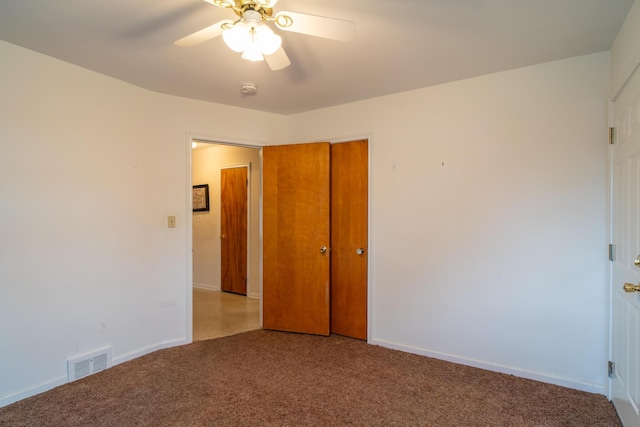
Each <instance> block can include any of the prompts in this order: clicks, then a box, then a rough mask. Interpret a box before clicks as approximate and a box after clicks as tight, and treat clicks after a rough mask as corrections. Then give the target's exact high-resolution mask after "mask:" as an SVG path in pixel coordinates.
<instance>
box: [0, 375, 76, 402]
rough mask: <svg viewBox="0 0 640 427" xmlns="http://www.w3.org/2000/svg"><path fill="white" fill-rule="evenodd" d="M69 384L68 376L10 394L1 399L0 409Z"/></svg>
mask: <svg viewBox="0 0 640 427" xmlns="http://www.w3.org/2000/svg"><path fill="white" fill-rule="evenodd" d="M66 383H67V376H66V375H65V376H64V377H60V378H57V379H55V380H51V381H47V382H46V383H42V384H39V385H37V386H35V387H29V388H27V389H24V390H20V391H18V392H16V393H12V394H8V395H6V396H2V397H1V398H0V408H2V407H3V406H7V405H11V404H12V403H15V402H17V401H19V400H22V399H26V398H27V397H31V396H35V395H36V394H40V393H44V392H45V391H48V390H51V389H52V388H56V387H58V386H61V385H63V384H66Z"/></svg>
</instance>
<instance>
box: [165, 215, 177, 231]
mask: <svg viewBox="0 0 640 427" xmlns="http://www.w3.org/2000/svg"><path fill="white" fill-rule="evenodd" d="M167 226H168V227H169V228H176V217H175V216H173V215H171V216H168V217H167Z"/></svg>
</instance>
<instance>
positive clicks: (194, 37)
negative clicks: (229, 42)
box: [174, 19, 233, 47]
mask: <svg viewBox="0 0 640 427" xmlns="http://www.w3.org/2000/svg"><path fill="white" fill-rule="evenodd" d="M227 22H229V23H233V21H231V20H229V19H225V20H223V21H220V22H216V23H215V24H213V25H209V26H208V27H206V28H203V29H202V30H200V31H196V32H195V33H193V34H191V35H188V36H186V37H183V38H181V39H180V40H176V41H175V42H174V44H177V45H178V46H185V47H191V46H195V45H198V44H200V43H203V42H206V41H207V40H211V39H214V38H216V37H218V36H220V35H221V34H222V25H223V24H225V23H227Z"/></svg>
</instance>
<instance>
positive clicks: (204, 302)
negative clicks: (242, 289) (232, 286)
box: [193, 288, 260, 341]
mask: <svg viewBox="0 0 640 427" xmlns="http://www.w3.org/2000/svg"><path fill="white" fill-rule="evenodd" d="M254 329H260V300H259V299H256V298H248V297H245V296H244V295H236V294H231V293H228V292H216V291H211V290H207V289H200V288H194V289H193V340H194V341H202V340H208V339H212V338H219V337H224V336H228V335H234V334H237V333H240V332H246V331H252V330H254Z"/></svg>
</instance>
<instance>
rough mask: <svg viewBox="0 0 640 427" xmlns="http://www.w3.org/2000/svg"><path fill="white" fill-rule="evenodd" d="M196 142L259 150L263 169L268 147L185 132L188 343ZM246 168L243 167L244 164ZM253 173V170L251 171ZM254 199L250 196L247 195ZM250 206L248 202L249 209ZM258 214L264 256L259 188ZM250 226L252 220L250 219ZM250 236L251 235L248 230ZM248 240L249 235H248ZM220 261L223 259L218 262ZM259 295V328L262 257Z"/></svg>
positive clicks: (190, 336)
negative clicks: (193, 152)
mask: <svg viewBox="0 0 640 427" xmlns="http://www.w3.org/2000/svg"><path fill="white" fill-rule="evenodd" d="M193 142H202V143H206V144H212V145H228V146H233V147H240V148H252V149H256V150H259V151H260V154H259V157H260V163H261V164H260V168H261V169H262V147H264V146H265V145H266V144H264V143H259V142H251V141H247V140H240V139H236V138H229V137H227V136H217V135H212V134H203V133H201V132H189V131H187V132H186V136H185V153H186V156H185V158H186V160H187V164H186V171H185V172H186V177H185V178H186V179H185V181H186V189H185V190H186V198H185V228H186V245H187V246H186V247H187V250H186V266H187V271H186V273H187V274H186V287H185V305H186V307H185V317H186V342H187V343H191V342H193V215H192V214H193V211H192V201H191V197H192V196H191V194H192V190H191V189H192V186H193V158H192V151H193V148H192V144H193ZM243 166H244V165H243ZM249 172H251V168H249ZM260 179H261V180H262V172H260ZM248 197H249V199H251V194H248ZM250 205H251V203H250V200H249V207H248V209H251V207H250ZM257 209H258V213H259V217H260V230H259V232H258V245H259V246H260V253H261V254H262V188H261V189H260V202H259V204H258V207H257ZM248 221H249V223H250V217H249V218H248ZM247 234H250V233H249V231H247ZM247 238H249V236H247ZM249 252H250V250H249V248H248V249H247V270H250V264H249V259H250V258H249V257H250V254H249ZM217 262H220V260H217ZM258 264H259V268H258V280H257V282H258V284H259V289H258V295H259V297H258V298H259V299H260V326H261V327H262V257H260V259H259V260H258ZM247 277H248V276H247Z"/></svg>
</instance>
